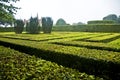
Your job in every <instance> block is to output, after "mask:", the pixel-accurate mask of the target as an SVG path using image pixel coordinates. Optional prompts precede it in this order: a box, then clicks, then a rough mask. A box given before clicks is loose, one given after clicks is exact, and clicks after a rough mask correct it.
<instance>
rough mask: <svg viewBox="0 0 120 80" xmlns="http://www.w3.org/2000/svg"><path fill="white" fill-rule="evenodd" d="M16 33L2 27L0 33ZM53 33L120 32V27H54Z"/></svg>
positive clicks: (91, 25)
mask: <svg viewBox="0 0 120 80" xmlns="http://www.w3.org/2000/svg"><path fill="white" fill-rule="evenodd" d="M12 31H13V32H14V28H13V27H10V28H3V27H0V32H12ZM52 31H74V32H120V25H117V24H109V25H108V24H106V25H102V24H100V25H99V24H97V25H94V24H89V25H77V26H73V25H68V26H53V28H52Z"/></svg>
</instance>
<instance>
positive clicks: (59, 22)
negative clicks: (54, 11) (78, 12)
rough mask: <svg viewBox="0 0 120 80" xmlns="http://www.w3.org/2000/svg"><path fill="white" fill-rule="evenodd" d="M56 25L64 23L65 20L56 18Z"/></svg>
mask: <svg viewBox="0 0 120 80" xmlns="http://www.w3.org/2000/svg"><path fill="white" fill-rule="evenodd" d="M56 25H66V21H65V20H64V19H62V18H60V19H58V20H57V22H56Z"/></svg>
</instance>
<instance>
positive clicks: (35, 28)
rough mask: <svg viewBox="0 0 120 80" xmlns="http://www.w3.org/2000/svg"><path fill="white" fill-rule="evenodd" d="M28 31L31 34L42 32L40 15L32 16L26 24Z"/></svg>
mask: <svg viewBox="0 0 120 80" xmlns="http://www.w3.org/2000/svg"><path fill="white" fill-rule="evenodd" d="M26 31H27V32H28V33H31V34H37V33H39V32H40V25H39V20H38V17H35V18H33V17H31V18H30V20H29V22H27V24H26Z"/></svg>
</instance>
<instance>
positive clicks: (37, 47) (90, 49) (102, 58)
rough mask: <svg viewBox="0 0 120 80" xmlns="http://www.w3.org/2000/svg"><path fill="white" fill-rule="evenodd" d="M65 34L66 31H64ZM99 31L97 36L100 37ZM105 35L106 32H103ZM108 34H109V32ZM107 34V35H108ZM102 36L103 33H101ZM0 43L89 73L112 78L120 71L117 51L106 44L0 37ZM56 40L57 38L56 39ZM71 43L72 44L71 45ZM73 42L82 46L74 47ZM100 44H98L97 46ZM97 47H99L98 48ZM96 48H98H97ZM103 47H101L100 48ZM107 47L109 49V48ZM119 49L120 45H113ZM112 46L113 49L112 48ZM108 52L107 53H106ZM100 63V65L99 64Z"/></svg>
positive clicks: (117, 75)
mask: <svg viewBox="0 0 120 80" xmlns="http://www.w3.org/2000/svg"><path fill="white" fill-rule="evenodd" d="M66 34H67V33H66ZM100 34H102V33H99V37H100ZM102 35H103V34H102ZM105 35H107V33H106V34H105ZM109 35H110V34H109ZM109 35H108V36H109ZM103 36H104V35H103ZM0 41H1V42H0V43H1V45H4V46H9V47H11V48H14V49H17V50H20V51H22V52H25V53H28V54H31V55H35V56H37V57H41V58H43V59H45V60H49V61H52V62H56V63H58V64H62V65H64V66H67V67H71V68H76V69H78V70H80V71H84V72H86V73H89V74H95V75H100V76H102V77H104V76H107V77H110V78H112V79H116V80H117V79H118V78H120V77H119V72H120V69H119V67H120V55H119V51H118V52H114V51H109V50H107V49H104V48H106V47H108V48H109V47H110V48H113V47H112V46H109V45H107V44H104V45H102V44H99V43H98V44H97V43H94V44H93V43H87V42H86V43H79V42H78V43H79V44H78V43H74V42H73V43H72V41H71V42H70V43H69V41H68V43H69V44H70V45H66V43H67V42H65V41H63V40H62V41H63V42H62V43H64V44H65V45H64V44H62V43H61V42H60V44H57V43H54V44H50V43H46V42H43V43H42V42H41V41H40V42H38V41H39V40H38V41H29V40H21V39H10V38H0ZM56 41H58V40H56ZM71 44H72V45H71ZM73 44H75V45H76V44H78V45H82V46H78V47H76V46H75V45H73ZM90 45H91V46H90ZM99 45H100V46H99ZM99 47H101V48H100V49H99ZM97 48H98V49H99V50H97ZM102 48H103V49H102ZM110 48H109V49H110ZM114 48H117V49H120V47H114ZM114 48H113V49H114ZM108 53H109V54H108ZM101 65H102V66H101ZM118 80H119V79H118Z"/></svg>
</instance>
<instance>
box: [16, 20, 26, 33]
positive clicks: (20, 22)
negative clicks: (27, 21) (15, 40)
mask: <svg viewBox="0 0 120 80" xmlns="http://www.w3.org/2000/svg"><path fill="white" fill-rule="evenodd" d="M23 30H24V22H23V20H21V19H17V20H15V22H14V31H15V33H16V34H21V33H22V32H23Z"/></svg>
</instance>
